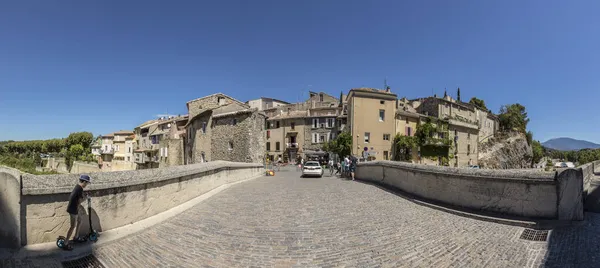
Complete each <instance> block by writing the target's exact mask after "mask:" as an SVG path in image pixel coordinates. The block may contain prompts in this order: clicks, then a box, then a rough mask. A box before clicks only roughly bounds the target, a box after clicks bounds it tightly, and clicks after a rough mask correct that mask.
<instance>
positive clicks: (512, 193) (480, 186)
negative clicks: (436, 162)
mask: <svg viewBox="0 0 600 268" xmlns="http://www.w3.org/2000/svg"><path fill="white" fill-rule="evenodd" d="M356 177H357V178H359V179H362V180H367V181H373V182H377V183H381V184H385V185H388V186H391V187H393V188H396V189H399V190H401V191H404V192H407V193H409V194H412V195H415V196H418V197H421V198H424V199H427V200H432V201H436V202H440V203H442V204H447V205H450V206H454V207H463V208H467V209H469V210H475V211H481V212H482V213H495V214H505V215H508V216H516V217H525V218H532V219H555V220H582V219H583V200H582V198H581V197H582V190H583V187H582V186H583V173H582V170H581V169H568V170H562V171H560V172H542V171H535V170H485V169H466V168H450V167H440V166H426V165H418V164H412V163H403V162H392V161H373V162H365V163H359V165H358V167H357V170H356Z"/></svg>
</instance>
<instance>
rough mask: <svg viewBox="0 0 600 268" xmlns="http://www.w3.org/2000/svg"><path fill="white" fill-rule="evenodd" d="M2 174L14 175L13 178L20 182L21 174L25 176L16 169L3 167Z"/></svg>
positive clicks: (1, 168) (0, 167)
mask: <svg viewBox="0 0 600 268" xmlns="http://www.w3.org/2000/svg"><path fill="white" fill-rule="evenodd" d="M0 173H8V174H10V175H12V176H13V177H15V178H17V180H19V178H20V176H21V174H24V173H22V172H21V171H20V170H18V169H16V168H11V167H7V166H2V165H0Z"/></svg>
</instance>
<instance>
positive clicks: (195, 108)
mask: <svg viewBox="0 0 600 268" xmlns="http://www.w3.org/2000/svg"><path fill="white" fill-rule="evenodd" d="M219 100H220V101H221V102H220V103H219ZM234 102H237V101H236V100H235V99H233V98H231V97H229V96H227V95H224V94H220V93H217V94H213V95H209V96H206V97H203V98H199V99H195V100H192V101H189V102H188V103H187V106H188V116H189V118H190V119H192V118H194V117H195V116H196V115H198V114H200V113H202V112H204V111H206V110H210V109H215V108H217V107H219V106H222V105H227V104H230V103H234Z"/></svg>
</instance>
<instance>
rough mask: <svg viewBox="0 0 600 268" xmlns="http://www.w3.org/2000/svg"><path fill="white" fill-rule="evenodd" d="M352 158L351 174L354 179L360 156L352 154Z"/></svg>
mask: <svg viewBox="0 0 600 268" xmlns="http://www.w3.org/2000/svg"><path fill="white" fill-rule="evenodd" d="M351 159H352V160H350V161H351V162H350V175H351V176H352V180H354V173H355V172H356V165H357V164H358V158H356V157H355V156H351Z"/></svg>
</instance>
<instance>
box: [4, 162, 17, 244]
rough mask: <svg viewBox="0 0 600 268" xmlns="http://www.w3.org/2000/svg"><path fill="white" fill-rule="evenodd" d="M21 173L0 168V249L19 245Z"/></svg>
mask: <svg viewBox="0 0 600 268" xmlns="http://www.w3.org/2000/svg"><path fill="white" fill-rule="evenodd" d="M20 181H21V173H20V172H19V171H18V170H16V169H12V168H7V167H0V248H17V247H19V246H20V245H21V235H20V232H21V220H20V219H21V216H20V215H21V206H20V204H19V202H20V195H21V182H20Z"/></svg>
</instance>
